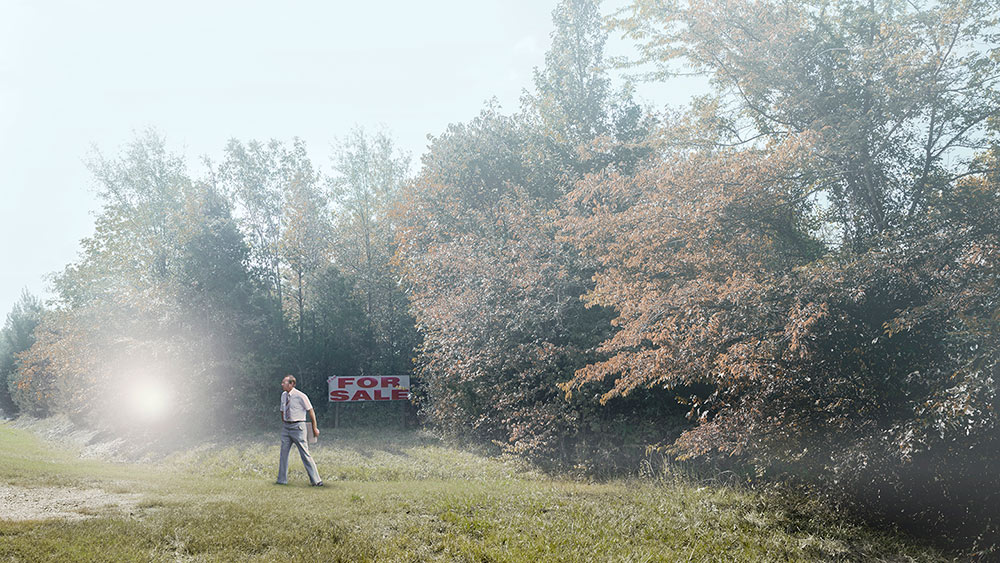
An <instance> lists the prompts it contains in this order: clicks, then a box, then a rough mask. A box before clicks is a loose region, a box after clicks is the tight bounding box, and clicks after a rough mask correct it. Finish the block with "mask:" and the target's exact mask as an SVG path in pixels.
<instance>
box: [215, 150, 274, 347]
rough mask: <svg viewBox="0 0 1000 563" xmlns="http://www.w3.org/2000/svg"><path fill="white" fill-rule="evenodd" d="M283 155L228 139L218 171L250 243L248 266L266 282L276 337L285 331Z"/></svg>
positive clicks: (221, 182)
mask: <svg viewBox="0 0 1000 563" xmlns="http://www.w3.org/2000/svg"><path fill="white" fill-rule="evenodd" d="M286 153H287V151H286V149H285V148H284V147H283V146H282V145H281V143H279V142H278V141H276V140H273V139H272V140H271V141H270V142H268V143H267V144H264V143H261V142H258V141H250V142H248V143H246V144H244V143H242V142H240V141H237V140H236V139H231V140H230V141H229V143H228V144H227V145H226V158H225V160H224V161H223V163H222V164H221V165H220V166H219V171H218V178H219V181H220V184H221V185H222V186H224V188H225V189H226V191H227V192H228V193H231V194H232V195H233V199H234V201H235V202H236V203H237V209H236V212H237V213H236V214H237V217H238V218H239V220H240V224H241V226H242V227H243V229H244V231H245V232H246V233H247V238H248V240H249V243H250V245H249V246H250V253H251V254H250V256H251V263H252V264H253V267H254V268H255V269H257V270H259V271H260V272H261V277H262V278H263V279H264V280H266V281H267V285H268V290H269V293H270V295H271V303H272V311H273V325H272V328H273V330H275V331H276V333H280V331H282V330H283V329H284V317H283V314H282V305H283V303H284V296H283V285H282V278H281V234H282V228H283V225H282V219H283V215H282V209H283V207H284V186H285V185H286V184H287V181H288V177H287V174H286V171H287V170H286V169H285V168H284V167H283V166H282V160H283V158H284V156H285V155H286Z"/></svg>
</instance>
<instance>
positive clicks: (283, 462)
mask: <svg viewBox="0 0 1000 563" xmlns="http://www.w3.org/2000/svg"><path fill="white" fill-rule="evenodd" d="M291 448H292V437H291V435H290V434H289V433H288V429H287V428H285V425H284V424H282V425H281V456H280V457H279V458H278V483H280V484H282V485H284V484H286V483H288V450H290V449H291Z"/></svg>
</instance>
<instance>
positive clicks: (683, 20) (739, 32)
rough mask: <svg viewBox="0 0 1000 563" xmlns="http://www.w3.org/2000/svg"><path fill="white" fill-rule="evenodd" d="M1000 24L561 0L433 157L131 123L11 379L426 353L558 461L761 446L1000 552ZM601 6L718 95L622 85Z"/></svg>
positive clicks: (215, 380) (910, 14) (55, 401)
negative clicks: (76, 256)
mask: <svg viewBox="0 0 1000 563" xmlns="http://www.w3.org/2000/svg"><path fill="white" fill-rule="evenodd" d="M998 14H1000V6H998V4H997V2H996V1H995V0H945V1H939V2H934V3H929V4H919V3H908V4H901V3H897V2H892V1H889V0H883V1H871V2H868V1H866V2H858V1H856V0H835V1H832V2H827V1H824V2H819V1H813V0H802V1H795V2H781V3H779V2H772V1H767V0H762V1H750V0H737V1H733V2H725V3H699V2H691V3H662V2H647V1H645V0H638V1H636V2H635V3H634V4H633V5H632V6H631V8H630V9H629V10H626V11H623V12H620V13H619V14H617V15H616V16H613V17H612V18H610V19H607V20H605V19H602V17H601V14H600V12H599V7H598V5H597V3H596V2H593V1H589V0H565V1H563V2H561V3H560V4H559V5H558V6H557V8H556V10H555V11H554V12H553V22H554V31H553V32H552V36H551V37H552V44H551V47H550V49H549V51H548V53H547V54H546V58H545V63H544V65H543V66H542V67H541V68H540V69H538V70H536V72H535V76H534V85H533V88H532V89H531V90H530V91H526V92H525V93H524V96H523V98H522V101H521V106H520V108H519V109H518V110H517V111H515V112H513V113H504V112H503V111H502V109H501V108H499V107H497V105H496V104H494V103H491V104H487V106H486V107H485V108H484V110H483V111H482V112H481V113H480V114H479V115H478V116H476V117H475V118H473V119H471V120H470V121H468V122H465V123H457V124H452V125H449V126H448V128H447V129H446V130H445V131H444V132H443V133H441V134H439V135H437V136H434V137H431V138H430V144H429V147H428V150H427V152H426V154H424V155H423V157H422V159H421V166H420V167H419V170H418V171H417V172H416V175H415V176H413V177H409V176H408V166H407V163H406V161H405V159H404V158H402V157H400V156H399V155H398V152H397V151H395V149H394V148H393V146H392V142H391V140H390V139H389V138H388V137H387V136H386V135H382V134H379V135H374V136H369V135H366V134H365V133H364V132H362V131H357V132H355V133H354V134H352V135H351V136H350V137H349V138H348V139H347V140H346V141H345V142H344V143H343V144H342V145H341V147H340V148H339V149H338V151H336V152H335V154H334V156H333V158H332V163H333V171H334V173H333V174H332V175H330V176H329V177H325V176H322V175H320V174H319V173H317V172H316V170H315V169H314V167H313V166H312V164H311V163H310V161H309V159H308V157H307V156H306V153H305V147H304V146H303V145H302V143H301V142H299V141H296V142H294V143H292V145H291V146H286V145H282V144H280V143H275V142H271V143H266V144H265V143H256V142H250V143H245V144H244V143H241V142H238V141H232V142H230V144H229V145H228V146H227V148H226V153H225V154H226V158H225V160H224V161H223V162H221V163H205V170H206V172H205V173H204V175H203V176H201V177H199V178H197V179H192V178H191V177H189V174H188V172H187V171H186V169H185V167H184V164H183V162H182V161H181V160H180V159H178V158H177V157H175V156H173V155H171V154H170V153H169V152H168V151H167V150H166V148H165V145H164V143H163V142H162V140H161V139H159V138H158V137H156V136H155V135H147V136H144V137H141V138H139V139H137V140H136V141H135V142H134V143H133V144H132V145H130V146H129V148H128V149H127V150H126V151H125V152H124V153H123V154H122V155H120V156H119V157H118V158H112V159H105V158H98V159H97V160H95V162H94V164H93V166H92V169H93V171H94V175H95V178H96V179H97V180H98V182H99V183H100V185H101V187H102V189H101V196H102V199H103V201H104V207H103V210H102V212H101V214H100V215H99V217H98V219H97V225H96V230H95V234H94V236H92V237H91V238H89V239H87V240H85V241H84V243H83V249H82V253H81V259H80V260H79V261H78V262H76V263H74V264H72V265H70V266H68V267H67V269H66V270H65V272H63V273H62V274H61V275H59V276H58V277H57V278H56V282H55V286H56V291H57V294H58V300H57V305H56V306H55V308H54V309H52V310H47V311H42V308H41V306H40V304H38V303H37V302H36V301H33V300H31V299H30V298H26V299H24V300H22V302H21V303H19V305H18V306H17V307H16V308H15V310H14V311H13V312H12V313H11V315H10V316H8V323H7V325H6V327H5V329H4V335H5V338H6V341H7V344H6V346H7V349H8V351H11V350H13V351H18V352H20V353H19V354H17V355H16V356H15V355H12V354H11V353H9V352H8V353H7V355H6V356H4V357H5V358H7V359H6V360H4V361H5V362H6V363H4V364H2V365H0V367H2V368H3V369H4V370H5V373H6V374H7V375H8V379H9V381H10V386H9V390H10V398H9V399H6V400H8V401H9V400H13V402H14V403H16V405H17V406H18V408H20V409H21V410H22V411H24V412H37V413H48V412H55V411H65V412H71V413H78V414H79V415H80V416H84V413H86V412H92V411H89V410H88V409H89V408H90V407H92V406H94V405H96V404H99V403H100V401H101V400H103V389H104V386H105V385H106V384H107V383H108V382H109V381H117V380H116V379H115V378H116V377H126V376H122V375H120V374H122V373H129V366H130V365H132V364H133V363H142V365H145V366H158V365H159V366H162V369H163V370H170V372H171V373H178V372H181V373H183V374H184V375H183V377H184V378H187V379H185V383H186V384H193V385H195V386H196V387H197V388H199V389H203V390H204V394H203V396H201V397H199V398H197V399H195V398H192V399H189V401H190V404H189V405H188V407H189V408H191V409H199V408H203V407H204V405H203V404H201V403H199V402H198V401H202V400H204V401H209V402H210V403H209V404H214V402H223V403H229V404H232V415H233V417H234V420H236V421H241V420H251V419H252V417H253V416H255V413H256V411H257V410H259V409H260V408H261V406H262V405H266V404H269V403H268V401H269V392H270V391H273V389H270V387H267V391H268V392H267V393H263V392H262V393H258V392H257V391H255V389H257V388H264V387H266V385H265V383H266V382H269V381H270V379H272V378H273V375H274V374H275V373H276V372H278V371H281V370H283V369H288V370H293V369H294V370H295V371H297V372H299V373H303V374H313V375H307V376H306V379H307V380H309V378H310V377H312V378H313V379H314V383H312V384H314V385H317V386H319V385H320V384H319V381H320V379H323V380H325V374H328V373H330V372H331V371H336V372H338V373H377V372H386V371H396V372H399V373H409V372H411V371H412V373H413V374H414V375H416V376H417V377H418V378H419V381H420V386H419V387H417V388H415V389H414V391H415V394H416V402H417V404H418V406H419V408H420V413H421V415H422V417H423V420H424V421H425V422H426V423H427V424H429V425H432V426H433V427H435V428H437V429H438V430H439V431H441V432H443V433H445V434H449V435H452V436H456V437H463V438H469V437H472V438H475V439H476V440H478V441H480V442H483V443H487V444H492V445H493V446H494V447H496V448H497V449H498V450H500V451H504V452H507V453H512V454H516V455H520V456H524V457H527V458H529V459H531V460H533V461H535V462H537V463H540V464H542V465H547V466H552V467H560V468H576V469H578V470H582V471H598V470H600V469H601V468H612V469H616V470H622V469H628V468H629V467H630V466H632V464H634V463H635V460H636V459H637V458H638V457H641V455H643V454H645V453H647V452H649V451H651V450H657V451H660V452H663V453H664V454H665V455H668V456H671V457H672V458H675V459H680V460H685V459H686V460H700V461H711V462H714V463H722V464H739V465H740V466H741V467H745V468H749V477H750V478H751V479H762V480H777V481H781V482H785V483H792V484H798V485H802V486H805V487H810V488H814V489H815V490H822V491H834V490H835V491H838V498H839V499H841V500H843V501H844V502H847V503H849V504H851V505H852V506H854V507H856V508H860V509H863V510H866V511H867V512H868V513H870V514H874V515H876V516H878V517H884V518H886V519H891V520H894V521H896V522H902V523H911V524H913V525H914V526H922V527H923V526H930V525H934V526H938V527H939V528H941V529H948V530H952V531H954V533H955V534H960V535H962V536H963V537H966V538H974V539H975V540H976V541H977V542H978V545H980V546H990V545H995V544H996V543H997V532H998V527H1000V518H998V517H997V515H996V514H995V512H994V511H993V509H992V508H991V507H992V506H994V505H995V504H996V500H997V499H996V491H998V490H1000V486H998V485H1000V483H998V482H997V476H996V472H995V471H991V468H993V467H995V464H996V462H997V461H998V457H1000V448H998V446H1000V442H998V440H997V430H998V426H997V424H998V419H997V413H996V392H997V376H998V359H1000V339H998V335H1000V325H998V322H1000V293H998V284H997V279H998V275H997V274H998V264H1000V246H998V244H1000V201H998V199H1000V191H998V189H1000V145H998V143H997V132H998V130H1000V91H998V88H997V80H998V79H1000V56H998V55H1000V49H998V35H997V32H998V27H997V17H998ZM609 29H610V30H614V31H616V32H619V33H622V34H624V35H625V36H626V37H627V38H630V39H631V40H633V41H634V42H635V43H636V44H637V46H638V50H639V51H638V52H639V53H640V56H639V58H638V60H635V61H632V64H634V65H637V68H639V69H641V70H642V71H643V72H645V74H646V77H647V78H648V79H650V80H657V81H668V82H669V80H671V78H672V77H674V76H676V75H678V74H680V73H689V72H690V73H698V74H701V75H703V76H706V77H707V78H708V79H709V81H710V84H711V90H710V92H709V93H708V94H706V95H704V96H701V97H698V98H696V99H695V100H694V101H693V102H692V103H691V104H690V105H689V106H688V107H686V108H685V109H683V110H678V111H666V112H665V111H654V110H652V109H651V108H648V107H644V106H643V105H642V104H640V103H638V102H637V101H636V100H635V99H634V97H633V94H632V91H631V89H630V88H628V87H625V88H621V89H615V88H614V87H613V86H612V81H611V79H610V75H609V71H608V68H609V65H610V63H609V61H608V60H607V57H606V56H605V53H604V46H605V41H606V39H607V34H608V32H609V31H608V30H609ZM650 69H652V70H650ZM32 319H33V320H32ZM32 322H35V323H37V327H33V330H26V329H25V327H27V326H29V325H31V323H32ZM32 326H33V325H32ZM318 388H319V387H317V389H318ZM235 389H239V390H240V391H239V395H238V396H239V399H238V400H235V401H234V400H233V398H232V395H233V393H234V390H235ZM320 393H321V394H322V391H320Z"/></svg>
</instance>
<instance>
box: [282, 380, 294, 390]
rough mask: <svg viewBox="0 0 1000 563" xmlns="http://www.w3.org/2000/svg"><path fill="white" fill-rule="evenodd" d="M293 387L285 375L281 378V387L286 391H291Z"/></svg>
mask: <svg viewBox="0 0 1000 563" xmlns="http://www.w3.org/2000/svg"><path fill="white" fill-rule="evenodd" d="M293 387H295V386H294V385H292V382H291V381H289V380H288V378H287V377H286V378H284V379H282V380H281V388H282V389H283V390H285V392H286V393H287V392H288V391H291V390H292V388H293Z"/></svg>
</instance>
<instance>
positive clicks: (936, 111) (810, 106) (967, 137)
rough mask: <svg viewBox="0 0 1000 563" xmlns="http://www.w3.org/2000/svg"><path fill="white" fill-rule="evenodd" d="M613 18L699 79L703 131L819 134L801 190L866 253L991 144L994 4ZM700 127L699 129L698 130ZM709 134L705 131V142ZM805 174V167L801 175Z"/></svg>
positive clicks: (800, 7) (817, 6) (759, 139)
mask: <svg viewBox="0 0 1000 563" xmlns="http://www.w3.org/2000/svg"><path fill="white" fill-rule="evenodd" d="M634 8H635V9H634V11H633V13H632V15H630V16H626V17H623V18H620V19H619V20H618V21H617V22H616V27H617V28H618V29H620V30H622V31H624V32H626V33H627V34H628V35H629V36H631V37H632V38H634V39H636V40H638V41H640V42H641V44H642V53H643V56H642V57H641V61H642V62H649V63H654V64H657V65H659V68H660V71H661V75H663V76H669V75H671V74H672V73H675V72H677V70H676V65H678V64H686V65H688V66H689V67H690V68H691V69H692V70H693V71H695V72H700V73H704V74H706V75H708V76H709V77H710V78H711V80H712V83H713V85H714V86H715V92H714V93H713V94H712V95H711V96H710V97H709V98H710V99H707V100H702V101H701V103H700V104H699V107H700V108H701V109H702V110H704V111H703V112H702V115H701V116H700V117H699V119H700V121H701V123H703V124H705V125H708V126H710V127H711V128H712V129H713V130H714V135H711V136H710V137H709V138H710V139H714V140H715V142H717V143H720V144H728V145H734V144H735V145H739V144H747V143H758V144H761V143H765V142H778V141H780V140H781V139H783V138H786V137H788V136H795V135H798V134H800V133H802V132H806V131H812V132H814V133H815V134H816V135H818V137H819V140H818V142H817V143H816V145H815V149H814V150H815V151H816V156H817V159H816V163H815V164H814V165H813V166H812V167H811V168H810V169H809V171H808V178H804V179H803V180H804V183H807V184H809V186H810V191H811V192H812V193H814V194H816V195H817V196H818V198H817V201H819V202H820V204H821V205H822V206H823V207H824V211H825V219H826V220H827V221H829V222H830V223H832V224H834V225H835V226H836V229H835V230H836V233H837V236H836V239H837V242H838V243H842V244H843V245H845V246H847V247H849V248H850V249H852V250H854V251H857V252H861V251H864V250H867V249H869V248H872V247H873V246H877V245H878V238H879V237H880V236H882V235H883V234H885V233H887V232H889V231H892V230H895V229H900V228H906V226H907V225H909V224H912V223H913V222H914V221H920V218H921V215H922V214H923V213H924V212H925V211H927V209H928V204H929V202H930V201H931V199H932V197H933V195H934V194H936V193H940V192H946V191H948V190H950V189H951V188H952V187H953V186H954V185H955V182H956V181H957V180H958V179H960V178H961V177H963V176H964V175H965V174H968V173H971V172H975V170H976V167H975V166H974V164H973V162H972V161H971V158H972V156H973V155H974V154H975V152H976V151H977V150H982V149H984V148H985V147H986V146H988V137H987V135H985V133H986V125H987V120H988V119H989V117H990V116H991V115H994V114H995V108H996V107H997V105H998V103H1000V98H998V95H1000V94H998V90H997V87H996V86H997V81H998V79H1000V72H998V70H1000V66H998V65H1000V62H998V61H997V60H996V58H995V57H993V56H992V55H991V51H990V46H993V45H995V41H994V39H993V35H992V34H993V33H995V25H996V13H997V4H996V2H995V1H993V0H978V1H973V2H969V1H964V0H963V1H957V0H956V1H953V0H945V1H942V2H933V3H927V4H900V3H896V2H889V1H879V2H858V1H855V0H841V1H837V2H832V3H830V2H813V1H796V2H784V3H775V2H751V1H746V2H743V1H741V2H727V3H725V4H710V3H702V2H692V3H666V4H665V3H654V2H644V1H640V2H636V3H635V5H634ZM696 131H699V130H697V129H696ZM704 141H705V138H704V137H703V138H702V140H701V141H699V142H701V143H703V142H704ZM803 172H805V171H803Z"/></svg>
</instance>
